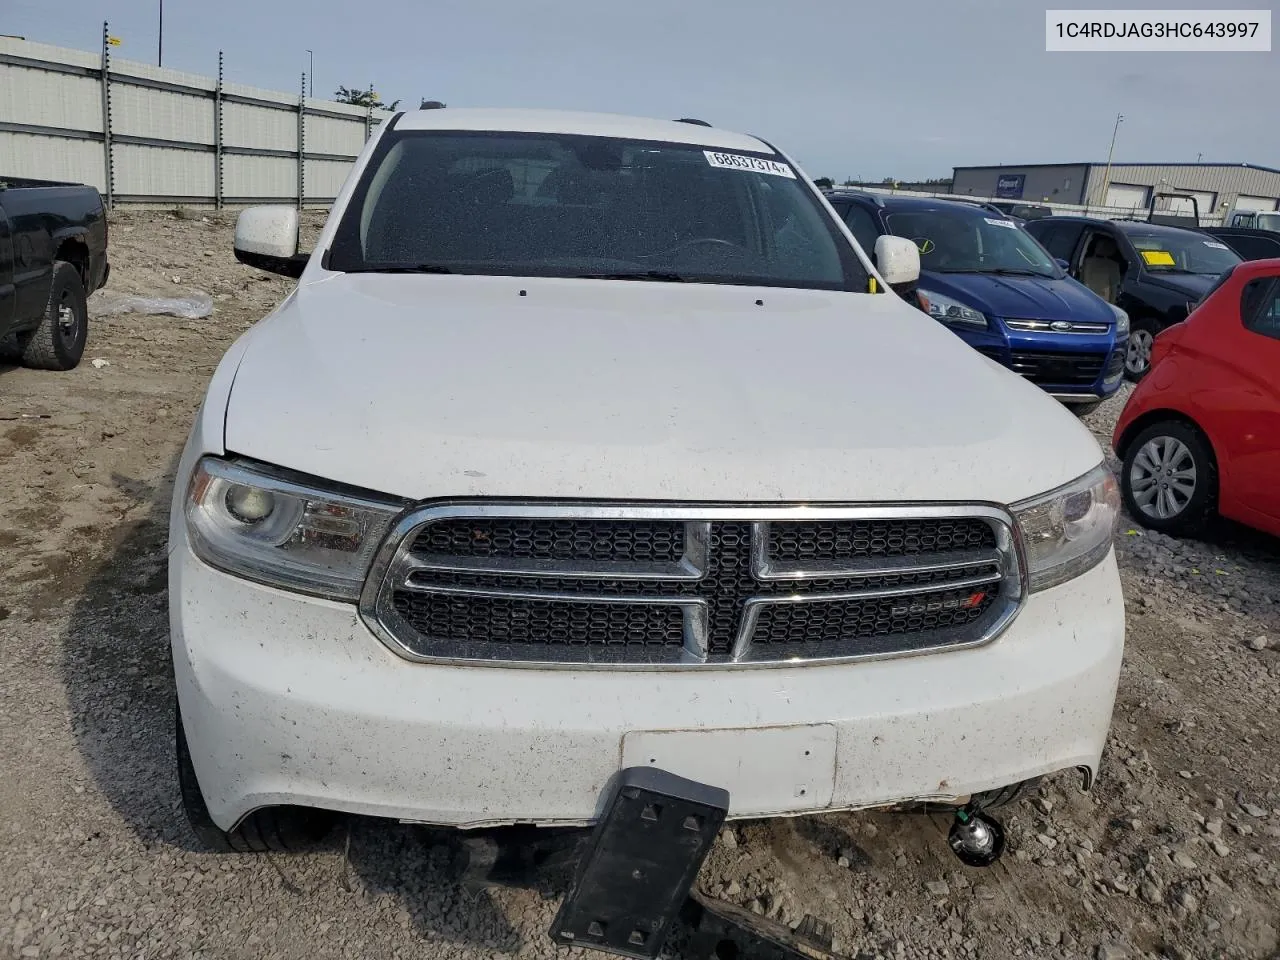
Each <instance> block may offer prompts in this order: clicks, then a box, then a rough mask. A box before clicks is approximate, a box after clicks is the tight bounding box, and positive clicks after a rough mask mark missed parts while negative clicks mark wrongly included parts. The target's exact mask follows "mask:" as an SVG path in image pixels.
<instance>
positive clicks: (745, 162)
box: [702, 150, 796, 180]
mask: <svg viewBox="0 0 1280 960" xmlns="http://www.w3.org/2000/svg"><path fill="white" fill-rule="evenodd" d="M702 152H703V153H704V154H706V157H707V163H709V164H711V165H712V166H713V167H719V168H720V169H721V170H746V171H747V172H749V173H769V174H773V176H775V177H787V178H789V179H791V180H794V179H795V178H796V172H795V171H794V170H792V169H791V168H790V167H789V166H787V165H786V164H785V163H778V161H776V160H761V159H760V158H759V157H748V156H746V155H745V154H741V153H719V152H718V151H716V150H703V151H702Z"/></svg>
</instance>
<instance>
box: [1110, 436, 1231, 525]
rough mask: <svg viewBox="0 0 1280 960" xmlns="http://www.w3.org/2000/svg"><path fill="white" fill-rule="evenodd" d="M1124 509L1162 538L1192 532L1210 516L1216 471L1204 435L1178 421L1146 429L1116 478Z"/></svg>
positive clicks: (1138, 438) (1126, 454) (1127, 453)
mask: <svg viewBox="0 0 1280 960" xmlns="http://www.w3.org/2000/svg"><path fill="white" fill-rule="evenodd" d="M1120 491H1121V494H1122V495H1123V497H1124V505H1125V508H1126V509H1127V510H1128V511H1129V513H1130V515H1131V516H1132V517H1133V518H1134V519H1135V520H1137V521H1138V522H1139V523H1141V524H1142V525H1143V526H1146V527H1150V528H1151V529H1153V530H1159V531H1160V532H1161V533H1178V532H1187V531H1191V530H1195V529H1197V528H1198V527H1200V526H1201V525H1202V524H1203V523H1204V521H1205V520H1206V519H1208V517H1209V516H1210V515H1211V514H1212V513H1213V509H1214V505H1215V503H1216V501H1217V496H1218V468H1217V464H1216V463H1215V461H1214V459H1213V449H1212V447H1210V445H1209V441H1208V440H1207V439H1206V438H1205V435H1204V434H1203V433H1201V432H1200V431H1199V429H1197V428H1196V427H1194V426H1192V425H1191V424H1189V423H1186V422H1184V421H1181V420H1165V421H1163V422H1161V423H1155V424H1152V425H1151V426H1149V427H1147V428H1146V429H1145V430H1143V431H1142V432H1141V433H1139V434H1138V435H1137V436H1136V437H1134V438H1133V441H1132V442H1131V443H1130V444H1129V446H1128V449H1127V451H1126V453H1125V458H1124V467H1123V468H1122V470H1121V473H1120Z"/></svg>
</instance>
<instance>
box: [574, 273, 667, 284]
mask: <svg viewBox="0 0 1280 960" xmlns="http://www.w3.org/2000/svg"><path fill="white" fill-rule="evenodd" d="M574 279H576V280H652V281H655V282H657V283H688V282H689V281H688V278H687V277H683V276H681V275H680V274H678V273H668V272H667V271H665V270H643V271H638V272H636V273H579V274H577V275H576V276H575V277H574Z"/></svg>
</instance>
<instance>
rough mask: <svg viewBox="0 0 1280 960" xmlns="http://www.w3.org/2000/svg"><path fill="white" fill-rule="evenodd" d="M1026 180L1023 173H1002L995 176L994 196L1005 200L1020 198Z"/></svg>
mask: <svg viewBox="0 0 1280 960" xmlns="http://www.w3.org/2000/svg"><path fill="white" fill-rule="evenodd" d="M1026 182H1027V175H1026V174H1025V173H1002V174H1000V176H999V177H997V178H996V196H997V197H1001V198H1003V199H1005V200H1021V199H1022V188H1023V187H1024V186H1025V185H1026Z"/></svg>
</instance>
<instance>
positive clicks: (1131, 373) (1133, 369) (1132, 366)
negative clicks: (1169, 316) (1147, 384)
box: [1124, 317, 1160, 383]
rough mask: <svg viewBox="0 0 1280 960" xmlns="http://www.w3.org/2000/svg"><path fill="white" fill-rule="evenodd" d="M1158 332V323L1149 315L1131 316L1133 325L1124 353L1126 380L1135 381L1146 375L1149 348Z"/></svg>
mask: <svg viewBox="0 0 1280 960" xmlns="http://www.w3.org/2000/svg"><path fill="white" fill-rule="evenodd" d="M1159 332H1160V327H1159V325H1158V324H1157V323H1156V322H1155V321H1154V320H1152V319H1151V318H1150V317H1134V318H1133V327H1132V329H1131V330H1130V331H1129V342H1128V346H1127V347H1126V348H1125V355H1124V376H1125V379H1126V380H1131V381H1133V382H1134V383H1137V382H1138V381H1139V380H1141V379H1142V378H1143V377H1145V376H1146V375H1147V371H1148V370H1150V369H1151V348H1152V347H1153V346H1154V344H1155V340H1156V334H1157V333H1159Z"/></svg>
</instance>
